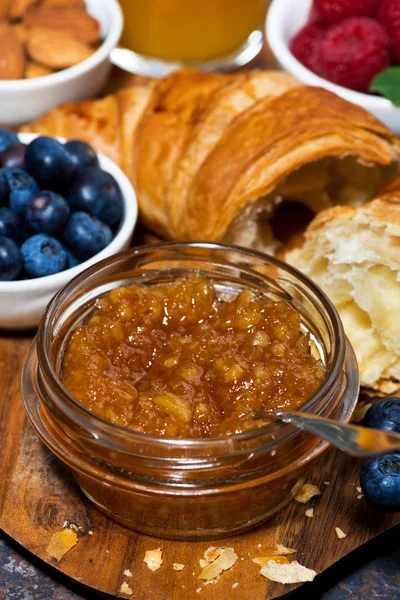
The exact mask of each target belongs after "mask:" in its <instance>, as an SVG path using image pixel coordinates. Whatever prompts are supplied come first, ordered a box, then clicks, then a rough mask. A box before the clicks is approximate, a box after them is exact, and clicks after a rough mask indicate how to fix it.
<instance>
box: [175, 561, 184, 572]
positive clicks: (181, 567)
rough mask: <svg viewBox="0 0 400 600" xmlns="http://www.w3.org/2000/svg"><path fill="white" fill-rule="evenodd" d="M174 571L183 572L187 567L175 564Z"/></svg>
mask: <svg viewBox="0 0 400 600" xmlns="http://www.w3.org/2000/svg"><path fill="white" fill-rule="evenodd" d="M172 566H173V568H174V571H183V569H184V568H185V565H182V563H174V564H173V565H172Z"/></svg>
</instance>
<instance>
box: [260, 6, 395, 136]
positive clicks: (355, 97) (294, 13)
mask: <svg viewBox="0 0 400 600" xmlns="http://www.w3.org/2000/svg"><path fill="white" fill-rule="evenodd" d="M311 5H312V0H296V1H295V2H294V1H293V0H273V1H272V4H271V6H270V9H269V12H268V15H267V20H266V36H267V40H268V43H269V46H270V48H271V50H272V52H273V53H274V55H275V58H276V59H277V61H278V62H279V64H280V65H281V67H282V68H283V69H284V70H285V71H287V72H288V73H290V75H293V77H295V78H296V79H298V80H299V81H302V82H303V83H306V84H307V85H312V86H318V87H323V88H326V89H327V90H330V91H331V92H334V93H335V94H337V95H338V96H341V97H342V98H344V99H345V100H348V101H349V102H352V103H353V104H358V106H362V108H365V109H366V110H368V111H369V112H370V113H372V114H373V115H375V116H376V117H377V118H378V119H380V121H382V122H383V123H385V125H387V126H388V127H390V128H391V129H393V131H394V132H395V133H400V107H396V106H394V105H393V104H392V103H391V102H390V101H389V100H387V99H386V98H379V97H378V96H373V95H370V94H361V93H360V92H354V91H353V90H349V89H347V88H344V87H342V86H340V85H336V84H335V83H331V82H330V81H327V80H326V79H323V78H322V77H319V76H318V75H315V73H313V72H312V71H310V70H309V69H307V68H306V67H305V66H304V65H302V64H301V63H300V62H299V61H298V60H297V59H296V58H295V57H294V56H293V54H292V53H291V52H290V49H289V43H290V40H291V39H292V37H293V36H294V35H295V34H296V33H297V32H298V31H299V30H300V29H301V28H302V27H303V25H305V24H306V23H307V20H308V15H309V13H310V10H311Z"/></svg>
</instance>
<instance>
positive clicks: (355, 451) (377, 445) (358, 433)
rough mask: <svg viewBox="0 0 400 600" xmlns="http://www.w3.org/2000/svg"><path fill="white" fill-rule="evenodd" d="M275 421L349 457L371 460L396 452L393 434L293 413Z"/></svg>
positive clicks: (399, 443)
mask: <svg viewBox="0 0 400 600" xmlns="http://www.w3.org/2000/svg"><path fill="white" fill-rule="evenodd" d="M276 417H277V419H279V420H280V421H284V422H285V423H291V424H292V425H295V426H296V427H298V428H299V429H304V430H305V431H308V432H309V433H312V434H314V435H316V436H318V437H320V438H322V439H323V440H326V441H327V442H329V443H330V444H332V446H335V447H336V448H339V449H340V450H343V451H344V452H347V454H350V455H351V456H360V457H361V456H362V457H372V456H379V455H381V454H387V453H388V452H393V451H396V450H398V451H400V434H399V433H395V432H394V431H382V430H380V429H370V428H369V427H360V426H358V425H347V424H344V423H338V422H337V421H332V420H331V419H325V418H323V417H316V416H314V415H309V414H306V413H301V412H297V411H293V412H290V413H286V412H282V413H277V414H276Z"/></svg>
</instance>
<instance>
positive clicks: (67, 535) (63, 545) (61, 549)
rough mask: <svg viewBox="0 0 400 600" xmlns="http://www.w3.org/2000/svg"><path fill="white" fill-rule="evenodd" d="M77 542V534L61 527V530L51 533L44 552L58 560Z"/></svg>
mask: <svg viewBox="0 0 400 600" xmlns="http://www.w3.org/2000/svg"><path fill="white" fill-rule="evenodd" d="M77 543H78V536H77V535H76V533H75V531H72V530H71V529H63V531H57V532H56V533H53V535H52V536H51V539H50V543H49V545H48V546H47V548H46V552H47V553H48V554H50V556H52V557H53V558H55V559H56V560H57V561H60V560H61V559H62V558H63V557H64V556H65V555H66V554H67V552H69V551H70V550H71V548H73V547H74V546H76V544H77Z"/></svg>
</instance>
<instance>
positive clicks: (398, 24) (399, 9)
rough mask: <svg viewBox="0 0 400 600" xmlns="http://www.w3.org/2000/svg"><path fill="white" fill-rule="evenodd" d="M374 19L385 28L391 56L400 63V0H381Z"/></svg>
mask: <svg viewBox="0 0 400 600" xmlns="http://www.w3.org/2000/svg"><path fill="white" fill-rule="evenodd" d="M376 20H377V21H378V22H379V23H380V24H381V25H382V26H383V27H384V28H385V30H386V33H387V34H388V36H389V40H390V49H391V52H392V54H393V57H394V59H395V60H396V61H397V62H399V63H400V0H383V3H382V6H381V7H380V9H379V11H378V14H377V15H376Z"/></svg>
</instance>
